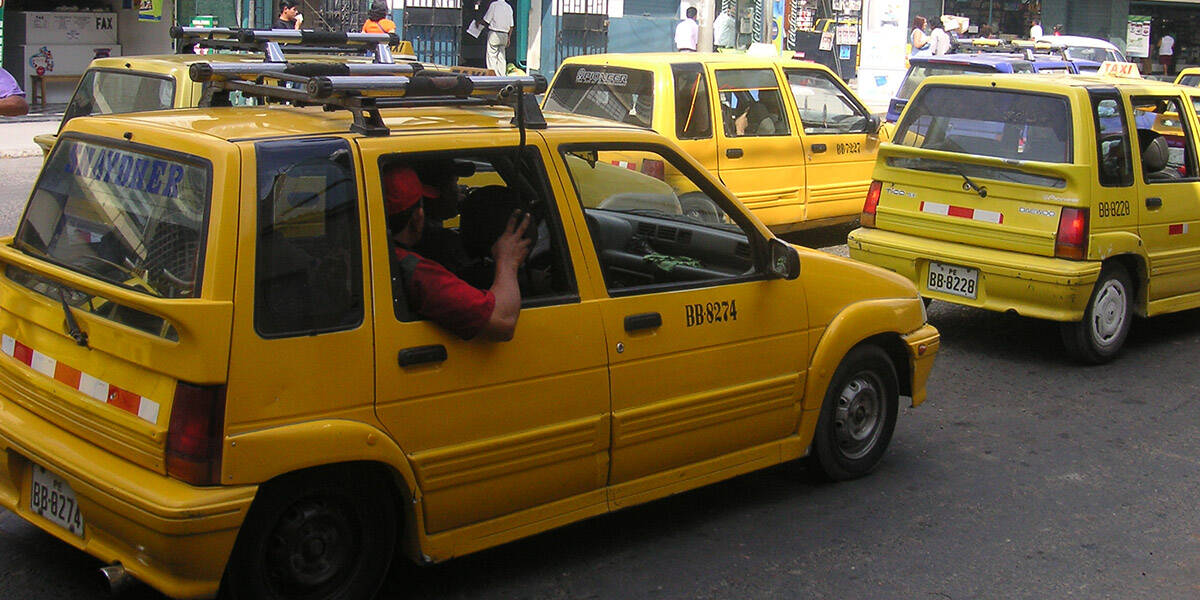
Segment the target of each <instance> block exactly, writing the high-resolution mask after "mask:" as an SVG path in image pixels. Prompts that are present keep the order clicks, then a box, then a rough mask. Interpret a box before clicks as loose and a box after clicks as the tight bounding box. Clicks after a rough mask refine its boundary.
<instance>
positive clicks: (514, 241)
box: [492, 210, 532, 271]
mask: <svg viewBox="0 0 1200 600" xmlns="http://www.w3.org/2000/svg"><path fill="white" fill-rule="evenodd" d="M521 214H522V213H521V211H519V210H517V211H513V214H512V215H510V216H509V217H508V224H507V225H506V226H505V227H504V233H503V234H501V235H500V238H499V239H497V240H496V243H495V244H492V258H493V259H495V260H496V266H497V267H498V268H501V269H512V270H514V271H515V270H517V269H518V268H520V266H521V263H523V262H525V257H526V256H529V245H530V240H529V238H527V237H525V230H526V229H528V228H529V223H530V220H531V219H532V217H531V215H530V214H529V213H524V214H525V216H524V218H520V215H521ZM518 218H520V221H518Z"/></svg>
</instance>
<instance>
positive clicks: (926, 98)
mask: <svg viewBox="0 0 1200 600" xmlns="http://www.w3.org/2000/svg"><path fill="white" fill-rule="evenodd" d="M1071 122H1072V121H1071V109H1070V107H1069V106H1068V104H1067V101H1066V99H1065V98H1063V97H1061V96H1051V95H1045V94H1035V93H1028V92H1021V91H1016V90H1006V89H978V88H966V89H964V88H961V87H949V86H940V85H934V86H930V87H926V88H924V90H923V91H922V92H921V93H920V94H919V95H917V97H916V98H914V99H913V101H912V102H910V103H909V104H908V109H907V111H906V112H905V113H904V120H902V121H901V122H900V126H899V127H897V129H896V135H895V136H894V137H893V139H892V141H893V142H894V143H898V144H903V145H905V146H912V147H915V148H927V149H930V150H943V151H947V152H957V153H962V154H972V155H975V156H990V157H994V158H1004V159H1010V160H1031V161H1041V162H1054V163H1069V162H1071V161H1072V155H1071Z"/></svg>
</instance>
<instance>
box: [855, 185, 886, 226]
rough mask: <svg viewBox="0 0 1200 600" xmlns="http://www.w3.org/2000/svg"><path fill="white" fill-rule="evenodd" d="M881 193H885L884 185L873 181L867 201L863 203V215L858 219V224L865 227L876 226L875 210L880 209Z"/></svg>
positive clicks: (868, 191)
mask: <svg viewBox="0 0 1200 600" xmlns="http://www.w3.org/2000/svg"><path fill="white" fill-rule="evenodd" d="M881 193H883V184H882V183H880V182H878V181H872V182H871V189H869V190H867V201H866V202H864V203H863V209H862V215H860V216H859V218H858V223H859V224H860V225H862V226H863V227H874V226H875V209H877V208H879V195H880V194H881Z"/></svg>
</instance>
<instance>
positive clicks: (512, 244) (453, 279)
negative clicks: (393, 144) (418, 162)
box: [383, 165, 530, 341]
mask: <svg viewBox="0 0 1200 600" xmlns="http://www.w3.org/2000/svg"><path fill="white" fill-rule="evenodd" d="M383 195H384V209H385V212H386V213H387V225H388V229H389V231H390V233H391V239H392V242H393V243H394V245H395V247H394V249H393V254H392V274H393V277H392V281H393V283H392V287H393V290H394V293H396V295H397V296H400V295H403V298H404V303H405V304H406V305H407V307H408V308H410V309H411V311H412V312H414V313H416V314H417V315H420V316H421V317H423V318H426V319H429V320H430V321H433V322H434V323H436V324H438V325H439V326H441V327H443V328H445V329H447V330H449V331H451V332H453V333H454V334H456V335H458V336H459V337H461V338H463V339H467V340H469V339H472V338H474V337H476V336H478V335H481V334H482V335H483V336H484V337H485V338H488V339H492V340H498V341H507V340H511V339H512V337H513V334H514V333H515V332H516V328H517V317H518V316H519V315H520V311H521V290H520V287H519V285H518V283H517V270H518V269H519V268H520V266H521V264H522V263H523V262H524V261H525V257H526V256H527V255H528V254H529V245H530V241H529V239H528V238H526V237H525V230H526V229H527V228H528V227H529V221H530V217H529V215H524V216H521V214H520V213H519V212H514V213H512V215H511V216H509V218H508V223H507V225H506V226H505V228H504V233H503V234H501V235H500V238H499V239H498V240H496V243H495V244H494V245H493V246H492V256H493V258H494V260H495V275H494V278H493V282H492V285H491V287H490V288H489V289H487V290H481V289H479V288H476V287H473V286H471V285H470V284H468V283H467V282H465V281H463V280H462V279H461V278H459V277H458V276H457V275H455V274H454V273H451V272H450V271H449V270H447V269H446V268H445V267H444V266H442V265H440V264H438V263H436V262H434V261H431V260H429V259H427V258H425V257H423V256H421V255H420V254H418V253H416V252H415V251H413V250H412V248H414V247H416V245H417V244H418V243H419V242H420V240H421V236H422V234H423V232H424V228H425V210H424V207H423V201H424V200H425V199H426V198H429V199H432V200H436V199H438V198H439V197H440V195H441V192H440V191H439V190H438V189H437V188H435V187H433V186H430V185H427V184H425V183H423V182H422V181H421V178H420V177H418V176H417V173H416V171H414V170H413V169H412V167H409V166H406V165H404V166H401V165H393V166H391V167H388V168H386V169H385V170H384V172H383Z"/></svg>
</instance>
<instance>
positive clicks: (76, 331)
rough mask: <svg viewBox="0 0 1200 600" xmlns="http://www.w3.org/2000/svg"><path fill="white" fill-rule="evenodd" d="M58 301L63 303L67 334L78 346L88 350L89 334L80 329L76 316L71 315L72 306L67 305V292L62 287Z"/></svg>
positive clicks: (60, 286)
mask: <svg viewBox="0 0 1200 600" xmlns="http://www.w3.org/2000/svg"><path fill="white" fill-rule="evenodd" d="M58 299H59V300H61V301H62V309H63V314H65V315H66V316H67V333H69V334H70V335H71V339H73V340H75V343H76V344H79V345H80V346H83V347H84V348H88V334H87V332H86V331H84V330H82V329H80V328H79V323H78V322H77V321H76V320H75V315H73V314H71V305H70V304H67V292H66V290H64V289H63V287H62V285H59V286H58ZM89 349H90V348H89Z"/></svg>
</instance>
